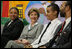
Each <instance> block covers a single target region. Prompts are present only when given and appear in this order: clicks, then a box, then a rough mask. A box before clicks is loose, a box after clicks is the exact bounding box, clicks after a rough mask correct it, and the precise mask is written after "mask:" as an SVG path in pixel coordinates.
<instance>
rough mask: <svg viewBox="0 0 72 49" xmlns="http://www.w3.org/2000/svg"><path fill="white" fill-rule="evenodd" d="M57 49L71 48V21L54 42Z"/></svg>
mask: <svg viewBox="0 0 72 49" xmlns="http://www.w3.org/2000/svg"><path fill="white" fill-rule="evenodd" d="M56 45H57V46H56V47H57V48H71V21H70V23H69V24H68V25H67V27H66V28H65V29H64V30H63V31H62V35H61V36H60V37H59V38H58V40H57V41H56Z"/></svg>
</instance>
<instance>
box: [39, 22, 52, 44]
mask: <svg viewBox="0 0 72 49" xmlns="http://www.w3.org/2000/svg"><path fill="white" fill-rule="evenodd" d="M50 24H51V22H49V23H48V25H47V27H46V29H45V30H44V32H43V34H42V35H41V37H40V40H39V42H38V44H39V43H40V42H41V39H42V37H43V35H44V33H45V32H46V30H47V28H48V27H49V25H50Z"/></svg>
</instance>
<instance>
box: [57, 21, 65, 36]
mask: <svg viewBox="0 0 72 49" xmlns="http://www.w3.org/2000/svg"><path fill="white" fill-rule="evenodd" d="M65 23H66V21H64V22H63V24H62V28H61V30H60V31H59V32H58V36H60V33H61V32H62V30H63V28H64V26H65Z"/></svg>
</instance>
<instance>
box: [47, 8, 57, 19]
mask: <svg viewBox="0 0 72 49" xmlns="http://www.w3.org/2000/svg"><path fill="white" fill-rule="evenodd" d="M56 13H57V12H56V11H53V10H52V7H47V19H48V20H53V19H55V18H56Z"/></svg>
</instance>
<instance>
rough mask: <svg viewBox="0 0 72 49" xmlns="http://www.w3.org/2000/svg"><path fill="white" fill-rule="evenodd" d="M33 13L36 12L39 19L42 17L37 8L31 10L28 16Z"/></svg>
mask: <svg viewBox="0 0 72 49" xmlns="http://www.w3.org/2000/svg"><path fill="white" fill-rule="evenodd" d="M32 12H36V13H37V16H38V17H39V16H40V14H39V10H38V9H37V8H32V9H30V10H29V12H28V16H30V14H31V13H32Z"/></svg>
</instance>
